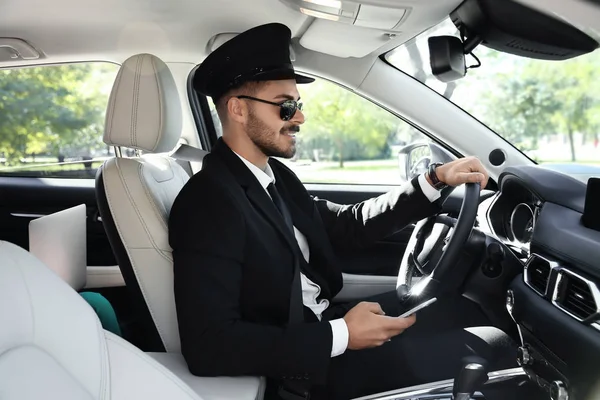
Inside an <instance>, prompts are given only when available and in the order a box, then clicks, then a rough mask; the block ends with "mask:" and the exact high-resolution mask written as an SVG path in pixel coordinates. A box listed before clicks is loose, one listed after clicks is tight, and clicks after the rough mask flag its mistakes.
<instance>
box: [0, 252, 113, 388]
mask: <svg viewBox="0 0 600 400" xmlns="http://www.w3.org/2000/svg"><path fill="white" fill-rule="evenodd" d="M2 246H6V242H4V241H0V247H2ZM23 251H24V252H26V250H24V249H23ZM28 254H29V253H28ZM31 256H32V258H33V257H34V256H33V255H31ZM7 257H10V258H11V259H12V260H13V262H14V264H13V265H16V266H17V268H16V270H17V273H18V274H19V276H20V277H21V279H22V281H23V284H24V285H23V286H24V287H25V290H26V292H27V297H28V299H29V309H30V310H31V322H32V324H31V327H32V335H31V336H32V338H31V343H27V342H23V344H21V345H20V346H16V347H12V348H10V349H9V350H8V351H11V350H14V349H16V348H20V347H25V346H26V345H28V344H29V345H33V346H32V347H35V348H36V349H38V350H40V351H42V352H44V353H46V354H47V355H48V356H49V357H50V358H51V359H52V360H53V361H54V362H56V363H57V364H58V365H60V366H61V367H62V368H63V370H64V371H65V373H67V374H69V375H71V377H72V378H73V380H74V381H75V382H77V383H78V384H79V385H80V386H81V388H82V389H83V390H84V391H85V392H87V393H88V394H89V395H90V397H91V395H92V394H91V393H90V392H88V390H87V388H86V387H85V386H84V385H83V384H82V383H81V382H80V381H79V380H78V379H76V378H75V376H73V374H72V373H71V371H70V370H69V368H66V367H65V366H64V365H62V363H61V362H60V361H59V360H58V359H56V357H55V356H54V355H52V354H51V353H50V352H48V351H47V350H46V349H44V348H43V347H40V346H39V345H38V344H37V341H36V324H35V320H36V319H35V308H34V307H33V298H32V297H31V290H30V287H29V282H28V280H27V278H26V277H25V274H24V273H23V269H22V268H21V265H22V262H21V260H20V259H19V258H18V257H16V256H15V254H14V252H13V251H11V249H10V248H9V249H8V251H7ZM40 262H41V261H40ZM9 265H10V264H9ZM98 323H99V320H98V318H96V326H98ZM99 340H102V337H101V336H100V338H99ZM8 351H6V352H4V353H1V354H2V355H4V354H6V353H7V352H8ZM101 379H102V378H101ZM100 385H102V382H100Z"/></svg>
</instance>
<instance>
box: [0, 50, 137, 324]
mask: <svg viewBox="0 0 600 400" xmlns="http://www.w3.org/2000/svg"><path fill="white" fill-rule="evenodd" d="M117 71H118V66H117V65H114V64H110V63H99V62H98V63H79V64H65V65H49V66H42V67H31V68H15V69H3V70H1V71H0V94H1V96H0V98H1V99H2V100H0V240H5V241H8V242H12V243H14V244H16V245H18V246H20V247H22V248H24V249H29V236H28V229H29V223H30V222H31V221H32V220H33V219H35V218H38V217H41V216H44V215H48V214H52V213H55V212H58V211H61V210H64V209H67V208H70V207H73V206H77V205H80V204H85V206H86V210H87V212H86V214H87V223H86V238H85V239H86V253H87V284H86V286H85V288H83V291H92V292H98V293H101V294H103V295H104V297H106V298H107V299H108V300H109V301H110V303H111V304H112V305H113V307H114V308H115V310H116V313H117V317H118V318H119V320H120V322H121V325H122V327H123V331H124V333H125V334H129V331H128V326H130V325H131V321H133V314H132V312H131V309H130V307H129V304H130V301H129V299H128V298H127V293H126V291H125V284H124V281H123V278H122V275H121V273H120V270H119V268H118V266H117V263H116V261H115V258H114V255H113V252H112V249H111V247H110V244H109V242H108V239H107V236H106V233H105V231H104V227H103V225H102V220H101V219H100V218H99V216H98V209H97V205H96V194H95V181H94V178H95V175H96V169H97V168H98V166H99V165H101V163H102V162H103V160H104V159H105V158H106V157H111V156H113V155H114V152H113V149H110V148H107V147H106V145H104V143H103V142H102V133H103V129H104V115H105V110H106V106H107V104H108V96H109V94H110V90H111V87H112V83H113V82H114V78H115V76H116V73H117ZM1 263H2V261H1V260H0V264H1Z"/></svg>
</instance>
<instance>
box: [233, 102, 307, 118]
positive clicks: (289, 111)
mask: <svg viewBox="0 0 600 400" xmlns="http://www.w3.org/2000/svg"><path fill="white" fill-rule="evenodd" d="M237 98H238V99H248V100H254V101H258V102H261V103H265V104H270V105H272V106H277V107H279V108H280V111H279V115H280V116H281V119H282V120H284V121H289V120H290V119H292V118H293V117H294V115H296V111H297V110H300V111H302V102H300V101H296V100H285V101H282V102H280V103H275V102H273V101H268V100H263V99H257V98H256V97H252V96H237Z"/></svg>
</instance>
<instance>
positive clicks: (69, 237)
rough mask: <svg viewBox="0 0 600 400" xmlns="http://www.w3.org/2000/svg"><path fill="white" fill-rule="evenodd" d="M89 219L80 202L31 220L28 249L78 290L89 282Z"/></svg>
mask: <svg viewBox="0 0 600 400" xmlns="http://www.w3.org/2000/svg"><path fill="white" fill-rule="evenodd" d="M86 221H87V216H86V207H85V204H80V205H78V206H75V207H71V208H68V209H66V210H62V211H59V212H56V213H54V214H50V215H45V216H43V217H40V218H36V219H34V220H32V221H31V222H30V223H29V252H30V253H31V254H33V255H34V256H36V257H37V259H38V260H40V261H41V262H43V263H44V264H45V265H46V266H47V267H48V268H50V269H51V270H52V271H54V272H55V273H56V274H57V275H58V276H60V277H61V278H62V279H63V280H64V281H65V282H67V283H68V284H69V285H71V287H72V288H73V289H75V290H81V289H83V288H84V287H85V285H86V283H87V249H86V247H87V233H86Z"/></svg>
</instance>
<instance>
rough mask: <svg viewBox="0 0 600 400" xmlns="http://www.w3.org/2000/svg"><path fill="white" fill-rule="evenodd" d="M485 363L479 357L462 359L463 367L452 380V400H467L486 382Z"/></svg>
mask: <svg viewBox="0 0 600 400" xmlns="http://www.w3.org/2000/svg"><path fill="white" fill-rule="evenodd" d="M486 364H487V363H486V361H485V360H484V359H483V358H481V357H476V356H472V357H466V358H463V367H462V369H461V370H460V372H459V374H458V377H457V378H456V379H455V380H454V388H453V389H452V399H453V400H469V399H471V397H472V396H473V394H474V393H475V391H476V390H477V389H479V387H480V386H481V385H483V384H484V383H485V382H487V380H488V375H487V366H486Z"/></svg>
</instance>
